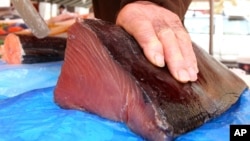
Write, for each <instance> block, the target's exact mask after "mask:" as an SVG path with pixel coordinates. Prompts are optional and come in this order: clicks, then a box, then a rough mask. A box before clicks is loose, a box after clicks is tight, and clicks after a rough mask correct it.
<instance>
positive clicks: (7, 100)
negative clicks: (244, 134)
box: [0, 61, 250, 141]
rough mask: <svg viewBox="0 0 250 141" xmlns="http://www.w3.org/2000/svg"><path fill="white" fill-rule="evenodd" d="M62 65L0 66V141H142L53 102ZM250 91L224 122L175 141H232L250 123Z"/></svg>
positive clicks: (216, 121) (122, 126) (120, 126)
mask: <svg viewBox="0 0 250 141" xmlns="http://www.w3.org/2000/svg"><path fill="white" fill-rule="evenodd" d="M62 63H63V62H53V63H40V64H26V65H24V64H22V65H8V64H5V63H4V62H1V61H0V137H1V138H0V141H13V140H18V141H34V140H36V141H43V140H47V141H57V140H60V141H69V140H73V141H83V140H84V141H85V140H86V141H113V140H122V141H143V139H142V138H141V137H139V136H137V135H136V134H134V133H133V132H132V131H130V130H129V128H127V127H126V125H125V124H123V123H120V122H114V121H110V120H107V119H103V118H101V117H99V116H97V115H93V114H90V113H87V112H81V111H76V110H65V109H61V108H60V107H58V106H57V105H56V104H55V103H54V101H53V91H54V88H55V85H56V82H57V79H58V76H59V74H60V69H61V65H62ZM249 111H250V91H249V90H248V89H246V90H245V91H244V92H243V94H242V96H241V98H240V99H239V101H238V102H237V103H236V104H235V105H233V106H232V107H231V108H230V109H229V110H228V111H227V112H226V113H224V114H223V115H221V116H220V117H218V118H216V119H214V120H212V121H209V122H208V123H206V124H204V125H203V126H201V127H199V128H197V129H195V130H193V131H191V132H189V133H186V134H184V135H182V136H180V137H178V138H177V139H176V141H201V140H202V141H228V140H229V127H230V125H232V124H250V112H249Z"/></svg>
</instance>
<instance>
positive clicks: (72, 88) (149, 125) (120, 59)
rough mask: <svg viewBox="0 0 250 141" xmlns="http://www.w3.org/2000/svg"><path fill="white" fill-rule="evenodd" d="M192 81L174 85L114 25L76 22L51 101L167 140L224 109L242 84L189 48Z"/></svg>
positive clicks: (157, 139)
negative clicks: (195, 75) (193, 69)
mask: <svg viewBox="0 0 250 141" xmlns="http://www.w3.org/2000/svg"><path fill="white" fill-rule="evenodd" d="M193 47H194V51H195V54H196V57H197V60H198V67H199V70H200V72H199V74H198V80H197V81H196V82H188V83H180V82H178V81H176V80H175V79H174V78H173V77H172V76H171V74H170V73H169V70H168V68H167V67H164V68H159V67H156V66H154V65H152V64H151V63H150V62H149V61H148V60H147V59H146V58H145V56H144V54H143V52H142V50H141V48H140V46H139V45H138V44H137V42H136V41H135V40H134V38H133V37H132V36H130V35H129V34H128V33H127V32H125V31H124V30H123V29H122V28H120V27H119V26H116V25H113V24H110V23H107V22H104V21H101V20H84V21H77V22H76V23H74V24H73V26H72V27H71V28H70V29H69V31H68V39H67V47H66V51H65V58H64V63H63V66H62V70H61V74H60V77H59V80H58V82H57V85H56V88H55V91H54V99H55V102H56V103H57V104H58V105H59V106H60V107H62V108H66V109H77V110H82V111H86V112H90V113H94V114H97V115H99V116H101V117H103V118H107V119H110V120H114V121H119V122H124V123H126V125H127V126H128V127H129V128H130V129H131V130H132V131H133V132H135V133H136V134H138V135H140V136H142V137H143V138H145V139H146V140H150V141H171V140H173V139H174V138H175V137H177V136H179V135H181V134H183V133H186V132H189V131H191V130H193V129H195V128H197V127H199V126H201V125H202V124H204V123H205V122H207V121H209V120H210V119H213V118H214V117H217V116H219V115H220V114H222V113H223V112H225V111H226V110H227V109H229V108H230V107H231V106H232V105H233V104H234V103H235V102H236V101H237V100H238V99H239V97H240V95H241V93H242V92H243V91H244V90H245V89H246V88H247V85H246V84H245V83H244V81H242V80H241V79H240V78H239V77H237V76H236V75H235V74H234V73H232V72H231V71H230V70H228V68H226V67H225V66H224V65H222V64H221V63H219V62H217V61H216V60H215V59H214V58H212V57H211V56H210V55H209V54H208V53H206V52H205V51H203V50H202V49H200V48H199V47H197V46H196V45H195V44H193Z"/></svg>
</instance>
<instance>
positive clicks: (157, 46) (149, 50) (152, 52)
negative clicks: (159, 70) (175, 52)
mask: <svg viewBox="0 0 250 141" xmlns="http://www.w3.org/2000/svg"><path fill="white" fill-rule="evenodd" d="M138 25H140V26H135V27H137V29H135V30H133V31H132V33H131V34H132V35H133V36H134V38H135V39H136V40H137V41H138V43H139V44H140V46H141V47H142V49H143V52H144V54H145V56H146V58H147V59H148V60H149V61H150V62H151V63H152V64H154V65H156V66H158V67H164V66H165V60H164V53H163V47H162V43H161V42H160V41H159V39H158V37H157V36H156V34H155V31H154V28H153V27H152V24H151V23H149V22H143V23H140V24H138Z"/></svg>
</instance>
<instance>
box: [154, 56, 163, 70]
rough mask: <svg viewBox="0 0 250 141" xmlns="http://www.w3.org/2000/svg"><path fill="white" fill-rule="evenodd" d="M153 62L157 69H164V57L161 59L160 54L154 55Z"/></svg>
mask: <svg viewBox="0 0 250 141" xmlns="http://www.w3.org/2000/svg"><path fill="white" fill-rule="evenodd" d="M154 61H155V64H156V65H157V66H158V67H164V66H165V61H164V57H163V56H162V55H161V54H156V55H155V56H154Z"/></svg>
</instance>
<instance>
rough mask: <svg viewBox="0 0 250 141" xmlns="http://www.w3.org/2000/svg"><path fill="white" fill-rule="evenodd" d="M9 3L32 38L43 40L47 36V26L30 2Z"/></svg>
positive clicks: (24, 0) (28, 0) (22, 0)
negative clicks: (29, 30) (27, 28)
mask: <svg viewBox="0 0 250 141" xmlns="http://www.w3.org/2000/svg"><path fill="white" fill-rule="evenodd" d="M11 2H12V4H13V6H14V7H15V9H16V10H17V11H18V13H19V15H20V16H21V17H22V19H23V21H24V22H25V24H26V25H27V26H28V27H29V28H30V29H31V32H32V33H33V35H34V36H36V37H37V38H44V37H46V36H47V35H48V34H49V32H50V30H49V27H48V25H47V24H46V22H45V21H44V19H43V18H42V17H41V15H40V14H39V13H38V12H37V11H36V9H35V7H34V6H33V4H32V3H31V1H30V0H11Z"/></svg>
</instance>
